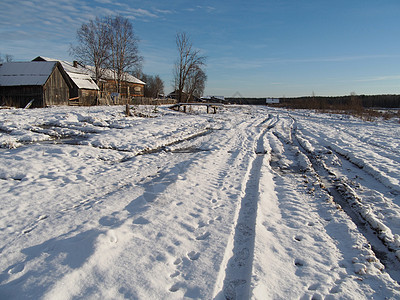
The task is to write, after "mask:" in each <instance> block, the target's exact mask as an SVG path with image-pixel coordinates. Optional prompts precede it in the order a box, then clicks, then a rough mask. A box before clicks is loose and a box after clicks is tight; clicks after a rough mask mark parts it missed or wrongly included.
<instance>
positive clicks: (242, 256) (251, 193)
mask: <svg viewBox="0 0 400 300" xmlns="http://www.w3.org/2000/svg"><path fill="white" fill-rule="evenodd" d="M265 133H266V130H264V131H263V132H262V133H261V135H260V137H259V139H258V143H257V148H256V150H255V152H256V154H257V156H256V157H255V158H254V160H253V162H252V165H251V168H250V170H249V173H248V175H247V180H246V186H245V190H244V195H243V197H242V200H241V207H240V210H239V213H238V217H237V221H236V226H235V230H234V237H233V245H232V254H231V257H230V259H229V260H228V262H227V266H226V269H225V279H224V282H223V287H222V291H220V292H219V294H217V295H216V297H215V298H216V299H229V300H233V299H247V298H248V297H249V295H250V281H251V276H252V264H253V256H254V242H255V224H256V218H257V205H258V200H259V183H260V171H261V166H262V162H263V159H264V156H263V155H259V154H263V153H265V151H260V149H261V148H262V146H263V139H264V135H265Z"/></svg>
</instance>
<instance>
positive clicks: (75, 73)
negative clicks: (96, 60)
mask: <svg viewBox="0 0 400 300" xmlns="http://www.w3.org/2000/svg"><path fill="white" fill-rule="evenodd" d="M39 60H44V61H50V62H52V61H53V62H54V61H58V62H60V63H61V65H62V67H63V69H64V70H65V72H66V73H67V74H68V76H69V77H70V78H71V80H72V81H73V82H74V83H75V84H76V86H77V87H78V88H80V89H87V90H99V87H98V86H97V84H96V83H95V82H94V80H93V79H92V77H91V76H90V72H91V71H90V70H88V69H86V68H84V67H82V66H80V65H78V66H77V67H74V65H73V63H70V62H68V61H64V60H58V59H54V58H49V57H44V56H38V57H36V58H35V59H34V60H33V61H39Z"/></svg>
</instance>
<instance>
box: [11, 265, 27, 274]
mask: <svg viewBox="0 0 400 300" xmlns="http://www.w3.org/2000/svg"><path fill="white" fill-rule="evenodd" d="M24 268H25V265H24V264H17V265H15V266H14V267H12V268H11V269H10V270H8V274H17V273H20V272H22V271H23V270H24Z"/></svg>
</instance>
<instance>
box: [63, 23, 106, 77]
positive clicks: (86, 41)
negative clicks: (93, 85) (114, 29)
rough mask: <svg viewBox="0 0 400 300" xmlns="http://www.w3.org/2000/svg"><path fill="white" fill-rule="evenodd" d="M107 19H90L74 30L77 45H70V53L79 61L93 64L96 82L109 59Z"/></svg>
mask: <svg viewBox="0 0 400 300" xmlns="http://www.w3.org/2000/svg"><path fill="white" fill-rule="evenodd" d="M107 20H108V19H106V18H102V19H100V18H96V19H95V20H90V21H89V22H88V23H87V24H82V26H81V27H80V28H79V29H78V30H77V32H76V38H77V41H78V45H77V46H75V47H74V46H72V45H71V47H70V52H71V54H72V55H73V56H74V57H76V58H77V60H79V61H80V62H81V63H83V64H87V65H92V66H94V72H95V77H96V82H97V83H98V82H99V79H100V78H101V77H102V75H103V74H104V69H105V67H106V62H107V60H108V59H109V49H110V45H109V39H108V36H109V34H110V30H109V26H108V22H107Z"/></svg>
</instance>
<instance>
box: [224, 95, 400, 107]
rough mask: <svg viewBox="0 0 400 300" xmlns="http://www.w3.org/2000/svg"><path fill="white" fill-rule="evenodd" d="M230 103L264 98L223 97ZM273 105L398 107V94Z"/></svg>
mask: <svg viewBox="0 0 400 300" xmlns="http://www.w3.org/2000/svg"><path fill="white" fill-rule="evenodd" d="M225 100H226V101H227V102H229V103H232V104H252V105H265V104H266V98H225ZM279 100H280V102H279V104H272V105H273V106H280V107H287V108H305V109H347V108H349V107H351V108H355V107H357V106H359V107H363V108H400V95H348V96H333V97H326V96H308V97H296V98H287V97H285V98H279Z"/></svg>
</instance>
